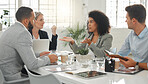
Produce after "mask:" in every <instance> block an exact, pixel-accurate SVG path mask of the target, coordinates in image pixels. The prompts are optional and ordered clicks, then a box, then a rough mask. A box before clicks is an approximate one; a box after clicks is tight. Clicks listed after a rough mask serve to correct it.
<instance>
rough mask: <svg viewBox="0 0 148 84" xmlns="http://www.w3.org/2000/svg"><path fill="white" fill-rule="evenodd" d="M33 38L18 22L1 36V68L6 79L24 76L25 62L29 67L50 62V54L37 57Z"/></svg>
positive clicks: (37, 66) (33, 67) (32, 67)
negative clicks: (33, 46)
mask: <svg viewBox="0 0 148 84" xmlns="http://www.w3.org/2000/svg"><path fill="white" fill-rule="evenodd" d="M32 45H33V44H32V38H31V34H30V33H29V31H28V30H27V29H26V27H25V26H24V25H23V24H22V23H20V22H16V23H15V24H14V25H12V26H10V28H8V30H6V31H5V32H4V33H3V35H2V36H1V38H0V69H1V70H2V72H3V74H4V77H5V79H6V80H15V79H20V78H22V76H21V69H22V67H23V66H24V64H25V65H26V66H27V67H28V68H29V69H35V68H39V67H41V66H45V65H47V64H50V59H49V57H48V56H42V57H39V56H38V58H37V56H35V53H34V51H33V48H32Z"/></svg>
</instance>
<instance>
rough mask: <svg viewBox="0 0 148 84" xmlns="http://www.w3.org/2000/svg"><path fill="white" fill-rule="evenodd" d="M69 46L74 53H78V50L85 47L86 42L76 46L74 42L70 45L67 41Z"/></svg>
mask: <svg viewBox="0 0 148 84" xmlns="http://www.w3.org/2000/svg"><path fill="white" fill-rule="evenodd" d="M69 46H70V48H71V49H72V50H73V52H74V53H75V54H76V53H78V51H79V50H80V49H82V48H85V47H86V43H85V44H84V43H83V44H81V45H80V46H78V45H77V44H76V43H75V42H74V44H73V45H72V44H71V43H69Z"/></svg>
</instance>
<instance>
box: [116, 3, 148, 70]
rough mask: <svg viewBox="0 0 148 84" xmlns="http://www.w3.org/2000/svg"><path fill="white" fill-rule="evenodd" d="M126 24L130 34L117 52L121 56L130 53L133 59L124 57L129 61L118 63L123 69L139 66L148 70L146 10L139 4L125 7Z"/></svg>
mask: <svg viewBox="0 0 148 84" xmlns="http://www.w3.org/2000/svg"><path fill="white" fill-rule="evenodd" d="M125 10H126V11H127V14H126V22H127V25H128V28H129V29H132V30H133V31H131V33H130V34H129V35H128V37H127V38H126V40H125V43H124V44H123V46H122V47H121V49H120V51H119V52H118V54H119V55H121V56H128V54H129V53H130V52H131V53H132V55H133V59H131V58H130V57H126V58H128V59H129V60H128V61H124V60H121V59H120V62H121V63H122V64H123V65H124V66H125V67H133V66H136V65H137V66H139V67H140V68H143V69H148V64H147V63H148V28H147V27H146V25H145V19H146V10H145V8H144V6H142V5H140V4H136V5H131V6H127V7H126V8H125Z"/></svg>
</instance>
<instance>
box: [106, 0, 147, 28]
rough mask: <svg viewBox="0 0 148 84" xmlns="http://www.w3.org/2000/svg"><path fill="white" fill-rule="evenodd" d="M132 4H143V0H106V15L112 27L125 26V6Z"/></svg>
mask: <svg viewBox="0 0 148 84" xmlns="http://www.w3.org/2000/svg"><path fill="white" fill-rule="evenodd" d="M133 4H143V5H144V6H146V2H145V0H106V15H107V16H108V17H109V20H110V24H111V26H112V27H114V28H127V24H126V22H125V20H126V11H125V7H126V6H129V5H133Z"/></svg>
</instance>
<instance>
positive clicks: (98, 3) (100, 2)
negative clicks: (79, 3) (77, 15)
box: [88, 0, 106, 13]
mask: <svg viewBox="0 0 148 84" xmlns="http://www.w3.org/2000/svg"><path fill="white" fill-rule="evenodd" d="M92 10H100V11H102V12H104V13H106V0H88V11H92Z"/></svg>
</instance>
